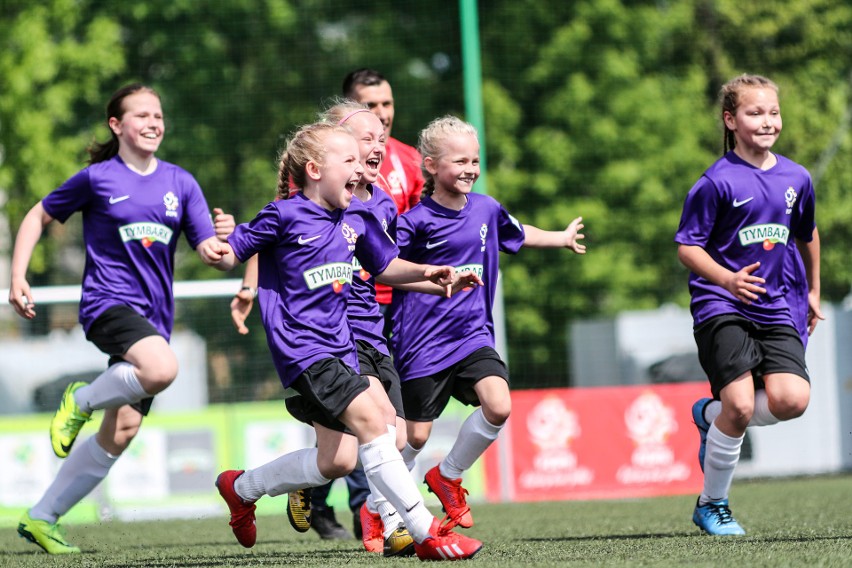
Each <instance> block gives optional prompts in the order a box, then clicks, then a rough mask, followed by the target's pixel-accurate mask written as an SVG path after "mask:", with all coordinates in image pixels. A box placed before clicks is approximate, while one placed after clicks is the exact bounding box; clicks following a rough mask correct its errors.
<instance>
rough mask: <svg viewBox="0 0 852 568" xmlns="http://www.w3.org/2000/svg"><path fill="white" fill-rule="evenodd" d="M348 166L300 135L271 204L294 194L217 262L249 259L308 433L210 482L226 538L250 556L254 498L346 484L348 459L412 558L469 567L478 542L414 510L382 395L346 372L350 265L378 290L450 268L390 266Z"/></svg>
mask: <svg viewBox="0 0 852 568" xmlns="http://www.w3.org/2000/svg"><path fill="white" fill-rule="evenodd" d="M359 155H360V153H359V148H358V145H357V143H356V142H355V139H354V138H353V137H352V135H351V134H350V133H349V132H348V131H347V130H346V129H345V128H344V127H342V126H340V125H336V124H334V125H332V124H322V123H320V124H314V125H310V126H306V127H304V128H302V129H301V130H300V131H299V132H297V133H296V134H295V135H294V136H293V138H292V139H291V141H290V142H289V144H288V146H287V150H286V151H285V152H284V154H283V155H282V158H281V166H280V173H279V193H280V194H285V192H289V184H290V180H292V182H293V183H294V184H295V186H296V187H298V188H301V191H300V192H299V193H297V194H296V195H294V196H293V197H291V198H290V199H283V200H280V201H275V202H273V203H270V204H269V205H267V206H266V207H265V208H264V209H263V210H262V211H261V212H260V213H259V214H258V216H257V217H256V218H255V219H254V220H253V221H252V222H251V223H249V224H248V225H240V226H238V227H237V228H236V230H235V231H234V233H233V234H232V235H231V236H230V237H229V239H228V241H229V245H230V248H232V249H233V252H234V256H235V257H236V259H234V258H233V257H232V256H231V255H227V258H228V260H229V262H230V263H231V264H235V262H236V260H248V259H249V258H251V257H252V256H253V255H255V254H258V286H257V287H258V298H259V301H260V308H261V319H262V321H263V326H264V328H265V330H266V335H267V342H268V344H269V347H270V351H271V352H272V354H273V358H274V363H275V366H276V369H277V370H278V374H279V377H280V378H281V382H282V384H283V385H284V387H285V388H287V389H288V396H287V408H288V410H289V411H290V412H291V414H293V415H294V416H295V417H296V418H298V419H299V420H302V421H304V422H306V423H308V424H311V425H312V426H313V427H314V429H315V431H316V436H317V446H316V447H315V448H306V449H303V450H298V451H296V452H291V453H289V454H286V455H284V456H282V457H280V458H278V459H276V460H274V461H272V462H270V463H267V464H265V465H262V466H260V467H258V468H255V469H251V470H247V471H242V470H228V471H225V472H222V473H221V474H220V475H219V477H218V479H217V482H216V485H217V487H218V488H219V492H220V494H221V495H222V497H223V499H224V500H225V502H226V503H227V504H228V507H229V509H230V511H231V521H230V525H231V527H232V529H233V532H234V535H235V536H236V537H237V540H238V541H239V542H240V544H242V545H243V546H245V547H251V546H253V545H254V543H255V541H256V538H257V531H256V526H255V516H254V510H255V505H254V503H255V501H257V499H259V498H260V497H262V496H263V495H270V496H275V495H281V494H283V493H290V492H295V491H298V490H301V489H305V488H307V487H316V486H319V485H323V484H325V483H328V481H329V480H330V479H334V478H337V477H342V476H344V475H346V474H347V473H349V472H350V471H351V470H352V469H353V468H354V467H355V464H356V461H357V460H358V458H360V462H361V464H362V466H363V468H364V471H365V472H366V474H367V478H368V479H369V481H370V483H371V484H373V485H374V486H375V487H376V488H377V489H378V490H379V491H381V493H382V494H383V495H384V496H386V498H387V499H388V500H389V501H390V502H391V503H392V504H393V506H394V508H395V509H396V510H397V511H398V512H399V515H400V516H401V517H402V519H403V521H404V523H405V526H406V527H408V529H409V531H410V533H411V536H412V538H413V540H414V543H415V544H414V551H415V553H416V554H417V556H418V557H420V558H421V559H430V560H445V559H451V558H452V559H457V558H469V557H472V556H473V555H474V554H476V552H477V551H479V549H480V548H481V547H482V543H481V542H479V541H477V540H474V539H470V538H467V537H464V536H462V535H459V534H456V533H453V532H452V531H451V530H449V528H447V527H441V526H440V523H439V522H438V520H437V519H436V518H435V517H434V516H433V515H432V514H431V513H430V512H429V511H428V509H427V508H426V507H425V505H424V503H423V499H422V497H421V495H420V493H419V491H418V490H417V487H416V485H415V483H414V481H413V480H412V479H411V476H410V475H408V472H407V470H406V468H405V465H404V463H403V461H402V457H401V456H400V454H399V451H398V450H397V449H396V446H395V436H394V435H393V434H392V433H391V431H390V430H389V429H388V418H387V416H386V412H385V409H387V408H388V407H389V406H390V404H389V402H388V400H387V394H386V393H385V391H384V389H383V388H382V386H381V385H379V384H377V382H372V381H370V380H369V379H368V378H366V377H363V376H361V375H360V374H359V372H358V371H359V364H358V355H357V350H356V347H355V342H354V340H353V337H352V331H351V327H350V324H349V320H348V318H347V299H348V295H349V294H350V293H351V290H350V288H351V282H352V262H353V257H355V256H357V257H358V259H359V260H360V261H361V264H362V265H363V266H364V268H365V269H366V270H367V271H368V272H370V273H371V274H375V275H376V277H377V279H379V280H381V281H383V282H385V283H387V284H390V285H397V284H404V283H408V282H418V281H422V280H427V279H431V280H432V281H434V282H436V283H438V284H440V285H442V286H446V287H448V288H449V287H450V286H451V285H452V284H453V269H452V268H451V267H449V266H443V267H438V266H423V265H418V264H413V263H409V262H406V261H404V260H401V259H398V258H397V252H398V250H397V248H396V246H395V245H394V244H393V241H391V239H390V238H389V237H388V236H387V233H386V232H385V230H384V228H383V227H382V225H381V223H380V222H379V221H378V219H376V217H375V216H373V215H372V214H369V213H367V212H365V206H364V205H363V204H362V203H361V202H360V201H358V200H357V199H354V200H353V198H352V197H353V192H354V190H355V188H356V187H357V186H358V184H359V182H360V179H361V176H362V174H363V172H364V169H363V167H362V166H361V163H360V158H359ZM227 248H228V245H226V246H225V247H223V251H226V250H227ZM391 408H392V407H391ZM353 434H354V435H353ZM450 528H451V527H450Z"/></svg>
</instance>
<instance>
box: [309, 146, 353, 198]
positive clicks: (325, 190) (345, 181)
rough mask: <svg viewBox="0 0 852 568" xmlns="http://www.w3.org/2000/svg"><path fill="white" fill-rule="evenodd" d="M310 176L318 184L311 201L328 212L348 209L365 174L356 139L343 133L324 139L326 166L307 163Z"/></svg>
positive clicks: (324, 161)
mask: <svg viewBox="0 0 852 568" xmlns="http://www.w3.org/2000/svg"><path fill="white" fill-rule="evenodd" d="M307 174H308V177H309V178H311V179H312V180H313V181H315V182H316V191H315V192H311V193H312V194H313V195H309V198H311V199H312V200H313V201H316V202H317V203H318V204H319V205H321V206H322V207H324V208H325V209H328V210H329V211H332V210H334V209H346V208H347V207H349V204H350V203H352V193H353V192H354V191H355V187H356V186H357V185H358V182H359V181H360V180H361V176H362V175H363V174H364V168H363V166H361V160H360V158H359V152H358V144H357V143H356V142H355V139H354V138H353V137H352V136H350V135H349V134H345V133H343V132H332V133H330V134H329V135H328V137H327V138H326V139H325V157H324V159H323V163H322V164H318V163H316V162H313V161H312V162H308V167H307ZM314 196H315V199H314V198H313V197H314Z"/></svg>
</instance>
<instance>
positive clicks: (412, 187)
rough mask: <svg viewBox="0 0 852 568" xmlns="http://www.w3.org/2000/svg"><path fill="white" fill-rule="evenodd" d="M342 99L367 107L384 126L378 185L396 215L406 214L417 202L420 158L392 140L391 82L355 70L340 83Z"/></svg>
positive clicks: (373, 73) (369, 71)
mask: <svg viewBox="0 0 852 568" xmlns="http://www.w3.org/2000/svg"><path fill="white" fill-rule="evenodd" d="M343 96H345V97H346V98H348V99H352V100H354V101H357V102H359V103H362V104H365V105H367V106H368V107H369V108H370V110H371V111H372V112H373V114H375V115H376V116H378V117H379V120H381V121H382V124H383V125H384V126H385V136H387V145H386V153H385V160H384V162H383V163H382V167H381V170H380V172H379V173H380V174H381V177H380V178H379V185H382V189H384V190H385V191H386V192H387V193H388V195H390V196H391V197H392V198H393V200H394V202H395V203H396V207H397V209H398V210H399V213H400V214H402V213H405V212H406V211H408V210H409V209H411V208H412V207H414V206H415V205H416V204H417V202H419V201H420V192H421V191H422V190H423V183H424V181H423V172H422V170H421V169H420V167H421V163H422V161H423V159H422V158H421V157H420V153H419V152H418V151H417V150H416V149H415V148H413V147H412V146H409V145H408V144H405V143H403V142H400V141H399V140H397V139H396V138H392V137H391V128H392V127H393V116H394V102H393V91H392V90H391V86H390V83H388V81H387V79H385V78H384V77H383V76H382V74H381V73H379V72H378V71H375V70H373V69H356V70H355V71H352V72H351V73H349V74H348V75H347V76H346V78H345V79H344V80H343Z"/></svg>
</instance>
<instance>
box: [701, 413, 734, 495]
mask: <svg viewBox="0 0 852 568" xmlns="http://www.w3.org/2000/svg"><path fill="white" fill-rule="evenodd" d="M743 438H745V435H743V436H740V437H739V438H732V437H730V436H727V435H725V434H723V433H722V432H721V431H720V430H719V429H718V428H716V425H715V424H713V425H711V426H710V429H709V430H708V431H707V453H706V454H705V456H704V490H703V491H702V492H701V496H700V497H699V498H698V502H699V504H701V505H704V504H706V503H708V502H710V501H719V500H720V499H727V498H728V492H729V491H730V490H731V481H733V479H734V469H735V468H736V467H737V463H738V462H739V461H740V449H741V448H742V445H743Z"/></svg>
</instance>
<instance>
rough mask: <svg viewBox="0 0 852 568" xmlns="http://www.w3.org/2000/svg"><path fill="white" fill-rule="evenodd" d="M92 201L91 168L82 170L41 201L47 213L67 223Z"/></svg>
mask: <svg viewBox="0 0 852 568" xmlns="http://www.w3.org/2000/svg"><path fill="white" fill-rule="evenodd" d="M91 199H92V184H91V178H90V172H89V168H85V169H83V170H80V171H79V172H77V173H76V174H74V175H73V176H71V177H70V178H68V179H67V180H66V181H65V183H63V184H62V185H60V186H59V187H58V188H56V189H54V190H53V191H52V192H50V193H49V194H48V195H47V196H46V197H45V198H44V199H42V200H41V204H42V207H44V211H45V213H47V214H48V215H50V216H51V217H53V218H54V219H56V220H57V221H59V222H60V223H65V221H67V220H68V217H70V216H71V214H72V213H74V212H75V211H80V210H81V209H84V208H86V207H87V206H88V204H89V202H90V201H91Z"/></svg>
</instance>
